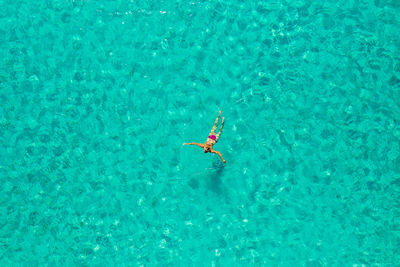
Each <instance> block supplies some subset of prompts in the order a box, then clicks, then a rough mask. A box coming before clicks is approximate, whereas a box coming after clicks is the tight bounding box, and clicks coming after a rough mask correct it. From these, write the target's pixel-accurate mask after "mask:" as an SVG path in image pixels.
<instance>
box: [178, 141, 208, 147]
mask: <svg viewBox="0 0 400 267" xmlns="http://www.w3.org/2000/svg"><path fill="white" fill-rule="evenodd" d="M183 144H184V145H196V146H199V147H204V145H203V144H199V143H194V142H192V143H183Z"/></svg>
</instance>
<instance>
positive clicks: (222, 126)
mask: <svg viewBox="0 0 400 267" xmlns="http://www.w3.org/2000/svg"><path fill="white" fill-rule="evenodd" d="M224 120H225V117H222V122H221V127H220V128H219V132H218V133H217V135H216V136H215V137H217V141H218V139H219V135H220V134H221V132H222V128H224Z"/></svg>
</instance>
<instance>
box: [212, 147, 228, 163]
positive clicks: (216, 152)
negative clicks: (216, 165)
mask: <svg viewBox="0 0 400 267" xmlns="http://www.w3.org/2000/svg"><path fill="white" fill-rule="evenodd" d="M211 153H215V154H217V155H218V156H219V157H220V158H221V160H222V162H223V163H225V162H226V160H224V158H223V157H222V155H221V153H220V152H219V151H217V150H211Z"/></svg>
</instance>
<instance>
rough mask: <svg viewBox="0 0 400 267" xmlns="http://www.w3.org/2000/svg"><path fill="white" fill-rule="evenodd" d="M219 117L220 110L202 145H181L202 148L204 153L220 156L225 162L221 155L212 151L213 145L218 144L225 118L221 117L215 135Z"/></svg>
mask: <svg viewBox="0 0 400 267" xmlns="http://www.w3.org/2000/svg"><path fill="white" fill-rule="evenodd" d="M220 115H221V110H220V111H219V114H218V117H217V119H215V122H214V126H213V127H212V129H211V132H210V134H209V135H208V138H207V141H206V142H205V143H204V144H199V143H183V144H184V145H196V146H199V147H202V148H204V153H207V152H211V153H215V154H218V156H220V158H221V160H222V162H223V163H225V162H226V161H225V160H224V158H223V157H222V155H221V153H219V152H218V151H216V150H214V149H213V145H215V143H217V142H218V139H219V136H220V134H221V132H222V128H223V127H224V119H225V117H222V122H221V127H220V128H219V132H218V133H217V134H215V130H216V129H217V123H218V118H219V116H220Z"/></svg>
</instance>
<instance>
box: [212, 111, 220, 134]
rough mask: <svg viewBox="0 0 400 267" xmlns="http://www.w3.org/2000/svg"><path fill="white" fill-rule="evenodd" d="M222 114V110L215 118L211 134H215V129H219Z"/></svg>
mask: <svg viewBox="0 0 400 267" xmlns="http://www.w3.org/2000/svg"><path fill="white" fill-rule="evenodd" d="M220 115H221V110H220V111H219V114H218V116H217V118H216V119H215V122H214V126H213V127H212V129H211V132H210V135H212V134H215V130H216V129H217V123H218V118H219V116H220Z"/></svg>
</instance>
